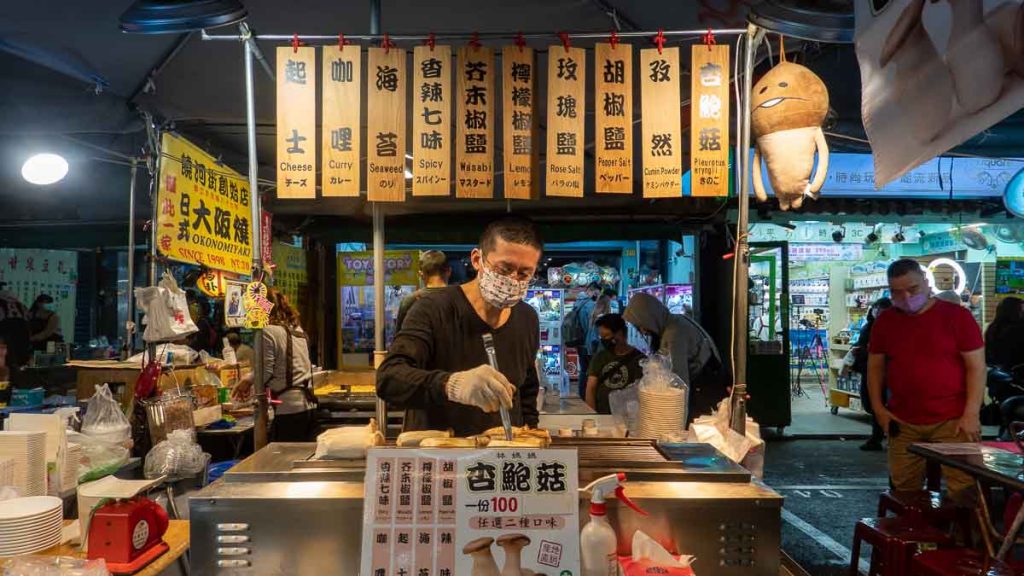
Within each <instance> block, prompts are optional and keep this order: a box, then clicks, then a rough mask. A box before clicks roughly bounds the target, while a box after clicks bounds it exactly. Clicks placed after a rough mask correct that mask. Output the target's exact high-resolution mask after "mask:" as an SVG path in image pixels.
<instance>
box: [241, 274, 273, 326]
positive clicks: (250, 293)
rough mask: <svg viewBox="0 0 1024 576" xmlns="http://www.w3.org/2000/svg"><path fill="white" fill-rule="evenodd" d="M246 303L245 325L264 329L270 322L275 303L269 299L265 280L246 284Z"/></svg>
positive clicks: (243, 297)
mask: <svg viewBox="0 0 1024 576" xmlns="http://www.w3.org/2000/svg"><path fill="white" fill-rule="evenodd" d="M242 300H243V302H244V305H245V327H246V328H251V329H263V328H266V327H267V323H268V322H270V311H271V310H273V309H274V304H273V303H272V302H271V301H270V300H267V285H266V284H264V283H263V282H250V283H249V284H247V285H246V286H245V292H244V293H243V295H242Z"/></svg>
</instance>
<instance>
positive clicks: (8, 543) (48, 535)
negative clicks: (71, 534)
mask: <svg viewBox="0 0 1024 576" xmlns="http://www.w3.org/2000/svg"><path fill="white" fill-rule="evenodd" d="M60 533H61V529H60V528H58V529H56V530H46V531H45V532H40V533H39V534H38V535H36V536H33V537H31V538H19V539H17V540H15V539H13V538H6V537H5V538H4V548H3V549H4V550H10V549H13V548H14V547H15V546H18V547H24V546H31V545H34V544H38V543H40V542H49V541H50V540H52V539H53V537H54V535H58V536H59V535H60Z"/></svg>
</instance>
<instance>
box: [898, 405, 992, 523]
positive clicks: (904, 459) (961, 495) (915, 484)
mask: <svg viewBox="0 0 1024 576" xmlns="http://www.w3.org/2000/svg"><path fill="white" fill-rule="evenodd" d="M957 424H958V421H957V420H948V421H946V422H940V423H938V424H927V425H921V426H918V425H914V424H900V433H899V434H897V435H896V437H895V438H892V437H890V438H889V474H890V475H891V476H892V485H893V489H894V490H898V491H907V490H921V489H923V487H924V481H925V473H926V470H925V460H924V458H921V457H920V456H917V455H915V454H911V453H910V452H908V451H907V448H909V447H910V445H911V444H917V443H922V442H933V443H945V442H969V441H970V440H968V438H967V436H966V435H965V434H963V433H962V432H960V433H957V429H956V427H957ZM942 476H943V477H944V478H945V479H946V489H947V490H948V491H949V496H950V498H952V499H953V500H955V501H958V502H963V503H968V502H970V501H971V500H973V498H974V492H973V491H972V488H973V487H974V479H973V478H971V477H970V476H969V475H967V474H965V473H963V472H960V471H959V470H954V469H952V468H948V467H946V466H943V467H942Z"/></svg>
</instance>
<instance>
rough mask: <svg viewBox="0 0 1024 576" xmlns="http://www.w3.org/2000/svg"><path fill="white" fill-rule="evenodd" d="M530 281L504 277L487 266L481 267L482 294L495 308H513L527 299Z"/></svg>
mask: <svg viewBox="0 0 1024 576" xmlns="http://www.w3.org/2000/svg"><path fill="white" fill-rule="evenodd" d="M529 288H530V281H529V280H516V279H515V278H512V277H510V276H502V275H501V274H498V273H497V272H495V271H494V270H491V269H490V268H488V267H487V266H481V267H480V294H481V295H482V296H483V297H484V301H486V302H487V303H488V304H490V305H491V306H494V307H495V308H511V307H513V306H515V305H516V304H518V303H519V302H520V301H521V300H522V299H523V298H525V297H526V291H527V290H528V289H529Z"/></svg>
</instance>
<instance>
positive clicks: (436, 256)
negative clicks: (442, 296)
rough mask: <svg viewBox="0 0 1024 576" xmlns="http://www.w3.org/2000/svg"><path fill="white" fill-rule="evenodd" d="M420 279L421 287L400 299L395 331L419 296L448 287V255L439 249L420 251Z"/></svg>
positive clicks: (450, 268)
mask: <svg viewBox="0 0 1024 576" xmlns="http://www.w3.org/2000/svg"><path fill="white" fill-rule="evenodd" d="M419 274H420V280H422V281H423V288H420V289H419V290H417V291H415V292H413V293H412V294H410V295H408V296H406V297H405V298H403V299H402V303H401V304H399V305H398V316H396V317H395V332H396V333H397V332H398V331H399V330H401V329H402V322H404V321H405V316H406V314H408V313H409V309H410V308H412V305H413V304H415V303H416V302H417V301H418V300H419V299H420V298H422V297H423V296H425V295H426V294H429V293H431V292H436V291H438V290H443V289H444V288H447V287H448V280H450V279H451V277H452V267H451V265H449V264H448V257H447V256H446V255H445V253H444V252H441V251H440V250H427V251H426V252H420V272H419Z"/></svg>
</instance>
